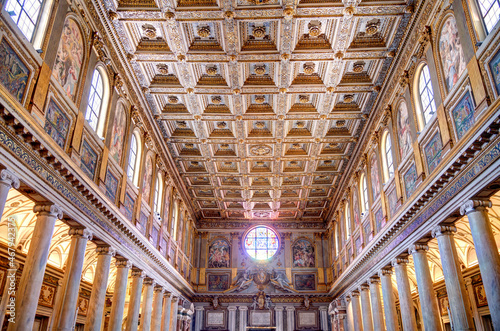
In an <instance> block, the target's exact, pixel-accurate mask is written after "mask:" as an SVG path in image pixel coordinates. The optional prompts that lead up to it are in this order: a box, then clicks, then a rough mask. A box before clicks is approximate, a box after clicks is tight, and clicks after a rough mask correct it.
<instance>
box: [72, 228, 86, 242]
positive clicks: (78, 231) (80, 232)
mask: <svg viewBox="0 0 500 331" xmlns="http://www.w3.org/2000/svg"><path fill="white" fill-rule="evenodd" d="M68 233H69V235H70V236H72V237H73V236H77V237H82V238H85V239H87V240H92V231H90V230H89V229H87V228H70V229H69V231H68Z"/></svg>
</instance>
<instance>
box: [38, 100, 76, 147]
mask: <svg viewBox="0 0 500 331" xmlns="http://www.w3.org/2000/svg"><path fill="white" fill-rule="evenodd" d="M69 125H70V120H69V118H68V116H66V114H65V113H64V112H63V111H62V110H61V108H59V106H58V105H57V104H56V103H55V102H54V100H53V99H50V100H49V104H48V106H47V111H46V115H45V126H44V130H45V132H46V133H47V134H48V135H49V136H50V137H51V138H52V139H54V141H55V142H56V144H57V145H59V147H61V148H64V145H65V143H66V137H67V136H68V131H69Z"/></svg>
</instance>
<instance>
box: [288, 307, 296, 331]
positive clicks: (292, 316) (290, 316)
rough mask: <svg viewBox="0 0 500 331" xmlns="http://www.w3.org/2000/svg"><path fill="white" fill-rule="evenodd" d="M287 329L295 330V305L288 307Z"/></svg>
mask: <svg viewBox="0 0 500 331" xmlns="http://www.w3.org/2000/svg"><path fill="white" fill-rule="evenodd" d="M286 330H287V331H294V330H295V308H294V307H293V306H287V307H286Z"/></svg>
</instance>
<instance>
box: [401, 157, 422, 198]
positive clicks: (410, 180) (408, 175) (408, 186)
mask: <svg viewBox="0 0 500 331" xmlns="http://www.w3.org/2000/svg"><path fill="white" fill-rule="evenodd" d="M417 179H418V176H417V168H416V167H415V163H413V164H412V165H411V167H410V168H409V169H408V170H407V171H406V172H405V174H404V175H403V180H404V185H405V193H406V198H407V199H408V198H409V197H410V196H411V195H412V194H413V192H415V189H416V188H417Z"/></svg>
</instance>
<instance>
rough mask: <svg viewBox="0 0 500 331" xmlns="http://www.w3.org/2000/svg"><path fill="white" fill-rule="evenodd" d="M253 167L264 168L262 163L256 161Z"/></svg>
mask: <svg viewBox="0 0 500 331" xmlns="http://www.w3.org/2000/svg"><path fill="white" fill-rule="evenodd" d="M255 165H256V166H257V167H263V166H264V161H257V162H255Z"/></svg>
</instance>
